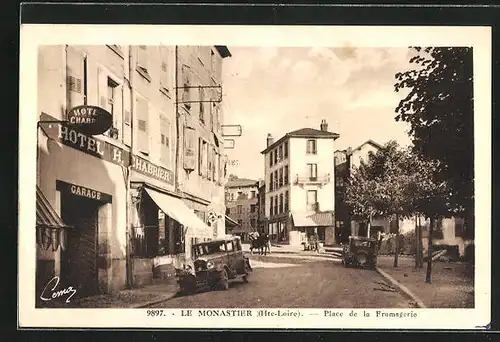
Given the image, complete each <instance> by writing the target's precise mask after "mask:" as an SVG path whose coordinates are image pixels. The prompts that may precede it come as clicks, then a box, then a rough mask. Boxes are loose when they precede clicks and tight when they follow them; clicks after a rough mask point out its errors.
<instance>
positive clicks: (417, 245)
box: [415, 215, 420, 268]
mask: <svg viewBox="0 0 500 342" xmlns="http://www.w3.org/2000/svg"><path fill="white" fill-rule="evenodd" d="M419 240H420V231H419V229H418V215H415V268H419V265H420V260H419V256H420V243H419Z"/></svg>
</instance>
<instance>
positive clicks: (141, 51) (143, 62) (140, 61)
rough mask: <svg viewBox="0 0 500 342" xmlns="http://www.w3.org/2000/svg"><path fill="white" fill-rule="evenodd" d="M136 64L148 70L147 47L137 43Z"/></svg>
mask: <svg viewBox="0 0 500 342" xmlns="http://www.w3.org/2000/svg"><path fill="white" fill-rule="evenodd" d="M137 66H138V67H140V68H142V69H144V70H145V71H146V70H148V49H147V46H146V45H139V48H138V49H137Z"/></svg>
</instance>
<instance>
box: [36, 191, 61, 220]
mask: <svg viewBox="0 0 500 342" xmlns="http://www.w3.org/2000/svg"><path fill="white" fill-rule="evenodd" d="M36 226H37V227H43V228H68V227H69V226H68V225H66V224H65V223H64V222H63V220H62V219H61V217H60V216H59V215H58V214H57V213H56V211H55V210H54V208H53V207H52V206H51V205H50V203H49V200H48V199H47V198H46V197H45V196H44V194H43V193H42V190H40V188H39V187H38V186H37V187H36Z"/></svg>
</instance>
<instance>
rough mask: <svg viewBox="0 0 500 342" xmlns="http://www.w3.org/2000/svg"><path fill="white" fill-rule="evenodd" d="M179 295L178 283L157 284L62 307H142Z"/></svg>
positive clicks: (90, 298)
mask: <svg viewBox="0 0 500 342" xmlns="http://www.w3.org/2000/svg"><path fill="white" fill-rule="evenodd" d="M176 295H177V285H170V284H157V285H149V286H145V287H142V288H138V289H131V290H123V291H120V292H116V293H110V294H103V295H98V296H92V297H87V298H81V299H77V300H74V301H71V303H69V304H65V305H64V306H61V307H73V308H141V307H146V306H148V305H152V304H156V303H159V302H163V301H166V300H169V299H171V298H173V297H175V296H176Z"/></svg>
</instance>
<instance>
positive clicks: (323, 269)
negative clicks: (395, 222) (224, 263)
mask: <svg viewBox="0 0 500 342" xmlns="http://www.w3.org/2000/svg"><path fill="white" fill-rule="evenodd" d="M252 263H253V264H255V268H254V271H253V273H252V275H251V276H250V277H249V283H248V284H243V283H242V282H241V281H234V282H232V283H231V284H230V287H229V290H227V291H201V292H199V293H196V294H194V295H190V296H185V297H176V298H173V299H170V300H168V301H165V302H162V303H160V304H155V305H153V306H151V307H155V308H219V307H223V308H413V307H414V305H413V304H412V303H410V301H409V300H408V299H407V298H406V297H404V296H403V295H402V294H400V293H399V292H397V291H396V290H395V289H393V288H391V287H390V286H389V284H388V283H387V282H386V281H385V280H384V278H382V277H381V276H380V275H379V274H378V273H377V272H375V271H371V270H362V269H355V268H344V267H343V266H342V265H341V264H340V263H338V262H335V261H334V260H324V259H320V260H318V259H314V258H310V259H302V258H300V259H299V258H292V257H290V258H286V257H280V258H277V257H272V256H271V257H269V256H268V257H264V256H258V257H256V256H254V257H252ZM273 264H274V265H275V264H281V265H280V266H281V267H273ZM283 265H285V267H282V266H283Z"/></svg>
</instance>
